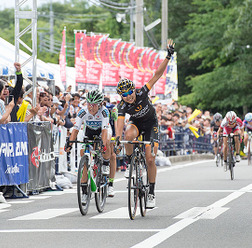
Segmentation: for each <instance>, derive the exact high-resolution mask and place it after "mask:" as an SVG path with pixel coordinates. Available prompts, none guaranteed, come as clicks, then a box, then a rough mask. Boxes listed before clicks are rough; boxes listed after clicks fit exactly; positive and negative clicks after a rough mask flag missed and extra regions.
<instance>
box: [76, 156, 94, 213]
mask: <svg viewBox="0 0 252 248" xmlns="http://www.w3.org/2000/svg"><path fill="white" fill-rule="evenodd" d="M84 166H86V167H87V168H88V158H87V157H86V156H83V157H82V158H81V160H80V163H79V169H78V177H77V198H78V205H79V209H80V212H81V214H82V215H86V214H87V212H88V207H89V203H90V199H91V184H90V180H88V181H87V202H86V204H85V205H83V204H82V202H81V199H82V195H83V194H82V186H81V178H82V173H83V168H84Z"/></svg>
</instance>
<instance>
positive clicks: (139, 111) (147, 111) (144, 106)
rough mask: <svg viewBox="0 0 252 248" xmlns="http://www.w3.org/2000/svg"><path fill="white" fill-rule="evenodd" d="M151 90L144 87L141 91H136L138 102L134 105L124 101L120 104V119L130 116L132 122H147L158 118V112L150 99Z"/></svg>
mask: <svg viewBox="0 0 252 248" xmlns="http://www.w3.org/2000/svg"><path fill="white" fill-rule="evenodd" d="M149 91H150V90H149V88H148V87H147V85H144V86H143V87H142V88H141V89H136V101H135V103H133V104H130V103H126V102H124V101H123V100H121V102H120V103H119V104H118V107H117V108H118V117H119V116H125V114H126V113H127V114H129V115H130V120H132V121H139V120H140V121H141V122H144V121H147V120H150V119H153V118H155V117H156V110H155V108H154V107H153V105H152V103H151V101H150V99H149V97H148V93H149Z"/></svg>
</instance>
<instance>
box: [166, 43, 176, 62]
mask: <svg viewBox="0 0 252 248" xmlns="http://www.w3.org/2000/svg"><path fill="white" fill-rule="evenodd" d="M173 54H174V47H173V46H172V45H169V46H168V47H167V56H166V58H167V59H170V58H171V56H172V55H173Z"/></svg>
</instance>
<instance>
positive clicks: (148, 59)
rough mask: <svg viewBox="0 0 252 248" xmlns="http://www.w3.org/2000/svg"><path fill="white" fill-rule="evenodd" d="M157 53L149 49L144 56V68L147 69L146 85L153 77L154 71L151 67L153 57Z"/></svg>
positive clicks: (145, 74)
mask: <svg viewBox="0 0 252 248" xmlns="http://www.w3.org/2000/svg"><path fill="white" fill-rule="evenodd" d="M154 53H155V50H152V48H148V49H146V50H145V53H144V56H143V60H142V61H143V66H144V69H145V73H144V84H146V83H147V82H148V81H149V80H150V79H151V78H152V76H153V71H152V70H151V67H150V62H151V57H152V55H153V54H154Z"/></svg>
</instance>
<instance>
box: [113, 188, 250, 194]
mask: <svg viewBox="0 0 252 248" xmlns="http://www.w3.org/2000/svg"><path fill="white" fill-rule="evenodd" d="M231 192H236V190H235V189H231V190H219V189H216V190H212V189H205V190H204V189H203V190H200V189H199V190H197V189H192V190H191V189H185V190H184V189H174V190H169V189H156V190H155V193H231ZM115 193H116V194H117V193H118V194H121V193H128V191H127V190H120V191H119V190H118V191H115ZM246 193H252V192H251V191H246Z"/></svg>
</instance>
